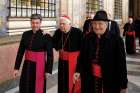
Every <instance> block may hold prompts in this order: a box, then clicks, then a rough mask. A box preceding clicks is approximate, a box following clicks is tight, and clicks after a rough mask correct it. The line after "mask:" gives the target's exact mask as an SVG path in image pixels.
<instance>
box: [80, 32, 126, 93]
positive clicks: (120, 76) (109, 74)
mask: <svg viewBox="0 0 140 93" xmlns="http://www.w3.org/2000/svg"><path fill="white" fill-rule="evenodd" d="M82 41H83V42H82V46H81V51H80V56H79V60H78V65H77V71H78V72H81V81H82V88H81V89H82V92H81V93H120V90H121V89H125V88H126V87H127V82H128V80H127V70H126V56H125V50H124V44H123V40H122V38H121V37H120V36H119V35H116V34H112V32H106V33H105V34H104V35H102V36H101V38H98V37H97V36H96V34H95V33H91V34H89V35H87V36H86V37H85V38H84V39H83V40H82Z"/></svg>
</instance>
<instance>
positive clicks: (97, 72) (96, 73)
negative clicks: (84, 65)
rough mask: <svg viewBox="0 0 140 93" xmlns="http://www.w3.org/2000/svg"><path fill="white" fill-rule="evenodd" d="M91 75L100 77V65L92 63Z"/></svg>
mask: <svg viewBox="0 0 140 93" xmlns="http://www.w3.org/2000/svg"><path fill="white" fill-rule="evenodd" d="M92 75H94V76H95V77H98V78H101V77H102V73H101V66H99V65H98V64H94V63H93V64H92Z"/></svg>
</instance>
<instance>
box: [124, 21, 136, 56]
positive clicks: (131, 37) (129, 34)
mask: <svg viewBox="0 0 140 93" xmlns="http://www.w3.org/2000/svg"><path fill="white" fill-rule="evenodd" d="M123 35H125V45H126V52H127V53H128V54H134V53H136V37H135V29H134V23H132V24H130V23H126V24H125V25H124V32H123Z"/></svg>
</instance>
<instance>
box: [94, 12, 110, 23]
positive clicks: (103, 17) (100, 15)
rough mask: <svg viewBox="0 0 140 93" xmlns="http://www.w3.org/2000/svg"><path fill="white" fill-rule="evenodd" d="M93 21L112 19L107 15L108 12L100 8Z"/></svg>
mask: <svg viewBox="0 0 140 93" xmlns="http://www.w3.org/2000/svg"><path fill="white" fill-rule="evenodd" d="M93 21H110V20H109V19H108V17H107V13H106V11H104V10H99V11H97V12H96V14H95V16H94V18H93Z"/></svg>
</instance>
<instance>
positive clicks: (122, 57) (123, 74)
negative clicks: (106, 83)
mask: <svg viewBox="0 0 140 93" xmlns="http://www.w3.org/2000/svg"><path fill="white" fill-rule="evenodd" d="M117 44H118V45H117V47H118V48H117V49H116V50H117V52H118V53H117V57H118V58H117V61H118V64H119V65H118V69H119V75H120V76H119V77H120V87H121V89H125V88H127V83H128V79H127V66H126V54H125V48H124V42H123V40H122V38H121V37H119V39H118V43H117Z"/></svg>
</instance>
